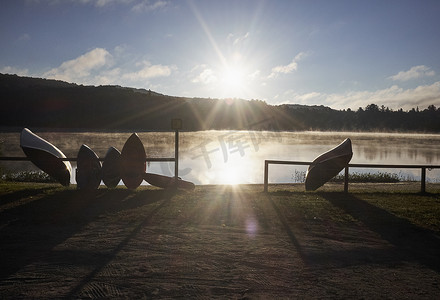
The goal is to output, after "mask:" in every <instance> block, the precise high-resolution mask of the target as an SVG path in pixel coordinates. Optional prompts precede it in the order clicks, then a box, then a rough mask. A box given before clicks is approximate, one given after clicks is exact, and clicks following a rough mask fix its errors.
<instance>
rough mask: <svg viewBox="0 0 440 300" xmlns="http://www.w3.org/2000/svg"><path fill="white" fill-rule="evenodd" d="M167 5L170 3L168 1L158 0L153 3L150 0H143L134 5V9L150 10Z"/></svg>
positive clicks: (137, 10)
mask: <svg viewBox="0 0 440 300" xmlns="http://www.w3.org/2000/svg"><path fill="white" fill-rule="evenodd" d="M167 5H168V1H163V0H158V1H156V2H154V3H151V2H150V1H149V0H143V1H141V2H140V3H138V4H136V5H134V6H133V7H132V10H133V11H134V12H137V13H141V12H149V11H154V10H157V9H161V8H164V7H166V6H167Z"/></svg>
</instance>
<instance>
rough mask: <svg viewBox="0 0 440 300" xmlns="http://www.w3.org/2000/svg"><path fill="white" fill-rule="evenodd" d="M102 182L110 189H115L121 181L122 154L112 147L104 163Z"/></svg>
mask: <svg viewBox="0 0 440 300" xmlns="http://www.w3.org/2000/svg"><path fill="white" fill-rule="evenodd" d="M102 181H103V182H104V184H105V185H106V186H107V187H108V188H115V187H116V186H117V185H118V184H119V181H121V152H119V150H118V149H116V148H115V147H110V148H109V149H108V150H107V153H106V154H105V157H104V161H103V162H102Z"/></svg>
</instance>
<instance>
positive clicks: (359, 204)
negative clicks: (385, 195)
mask: <svg viewBox="0 0 440 300" xmlns="http://www.w3.org/2000/svg"><path fill="white" fill-rule="evenodd" d="M320 195H321V196H322V197H324V198H325V199H327V200H328V201H329V202H330V203H332V204H333V205H334V206H336V207H338V208H341V209H343V210H344V211H345V212H346V213H348V214H350V215H351V216H352V217H353V218H355V219H357V220H359V221H361V222H362V223H363V224H364V225H365V226H367V227H368V228H369V229H370V230H371V231H374V232H376V233H377V234H379V235H380V236H381V237H382V238H383V239H384V240H386V241H388V242H389V243H390V244H392V245H393V246H394V247H395V249H396V253H398V257H399V258H400V259H401V260H403V261H417V262H419V263H420V264H423V265H425V266H426V267H428V268H430V269H432V270H435V271H437V272H439V271H440V259H439V256H438V253H439V252H440V239H439V238H438V237H437V236H436V234H435V232H433V231H431V230H428V229H425V228H421V227H418V226H416V225H414V224H412V223H411V222H409V221H408V220H407V219H404V218H400V217H397V216H396V215H394V214H392V213H390V212H388V211H386V210H384V209H382V208H379V207H377V206H375V205H373V204H371V203H368V202H367V201H364V200H362V199H359V198H358V197H356V196H355V195H352V194H345V193H320Z"/></svg>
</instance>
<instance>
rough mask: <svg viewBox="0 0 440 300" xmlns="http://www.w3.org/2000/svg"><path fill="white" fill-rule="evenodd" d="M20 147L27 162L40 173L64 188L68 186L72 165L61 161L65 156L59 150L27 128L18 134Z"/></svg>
mask: <svg viewBox="0 0 440 300" xmlns="http://www.w3.org/2000/svg"><path fill="white" fill-rule="evenodd" d="M20 147H21V149H23V152H24V153H25V154H26V156H27V157H28V158H29V160H30V161H31V162H32V163H33V164H34V165H36V166H37V167H38V168H40V169H41V170H42V171H44V172H46V173H47V174H48V175H49V176H51V177H53V178H54V179H56V180H57V181H58V182H59V183H61V184H62V185H64V186H68V185H69V184H70V177H71V175H72V165H71V164H70V162H69V161H63V160H62V159H63V158H66V156H65V155H64V154H63V152H61V150H60V149H58V148H57V147H55V146H54V145H53V144H51V143H49V142H48V141H46V140H45V139H43V138H41V137H39V136H38V135H36V134H35V133H33V132H32V131H30V130H29V129H27V128H24V129H23V130H22V132H21V134H20Z"/></svg>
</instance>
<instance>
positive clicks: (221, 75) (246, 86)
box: [217, 53, 252, 98]
mask: <svg viewBox="0 0 440 300" xmlns="http://www.w3.org/2000/svg"><path fill="white" fill-rule="evenodd" d="M218 79H219V80H218V82H217V83H218V89H219V90H220V91H221V94H222V95H223V96H227V97H230V98H240V97H246V96H247V94H248V93H249V91H251V90H252V77H251V76H250V67H249V65H247V64H246V61H245V60H244V59H243V57H242V56H241V55H240V54H237V53H236V54H234V55H232V56H231V57H230V58H229V59H225V60H223V61H222V64H221V65H220V68H219V69H218Z"/></svg>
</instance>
